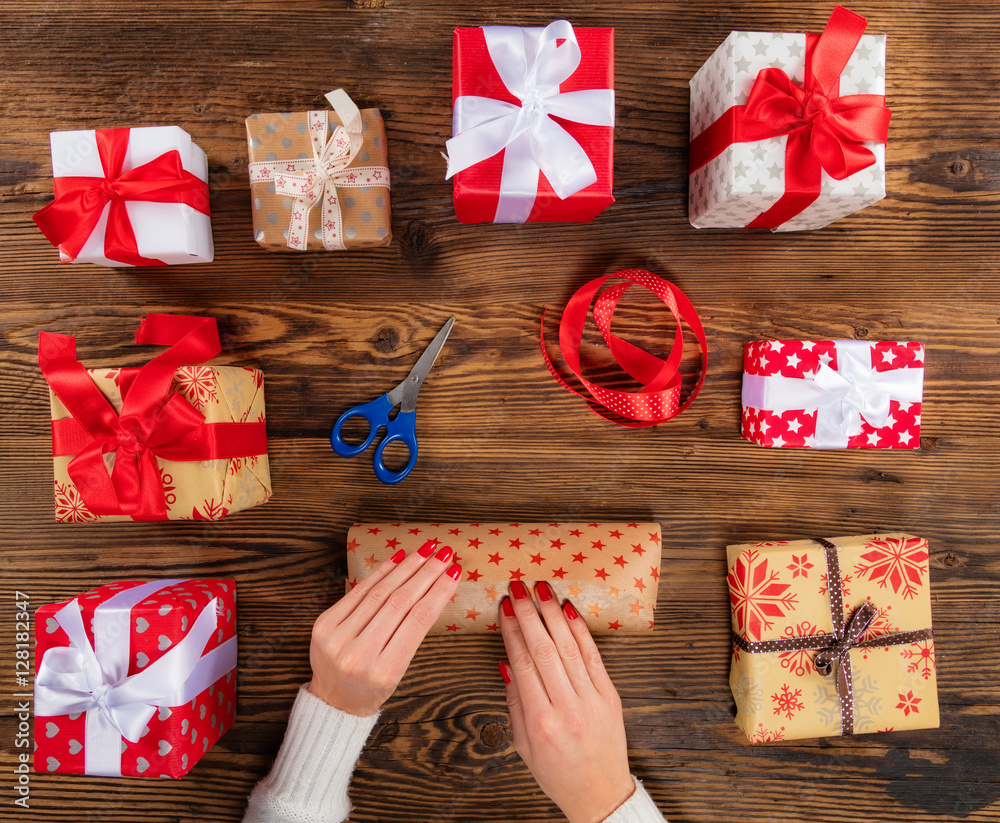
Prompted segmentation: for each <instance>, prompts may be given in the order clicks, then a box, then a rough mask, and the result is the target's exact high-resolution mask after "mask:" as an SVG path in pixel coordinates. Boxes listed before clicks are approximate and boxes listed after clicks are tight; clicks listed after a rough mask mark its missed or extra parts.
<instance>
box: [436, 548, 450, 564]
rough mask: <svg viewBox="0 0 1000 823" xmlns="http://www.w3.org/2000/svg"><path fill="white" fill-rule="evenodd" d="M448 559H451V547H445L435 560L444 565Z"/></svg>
mask: <svg viewBox="0 0 1000 823" xmlns="http://www.w3.org/2000/svg"><path fill="white" fill-rule="evenodd" d="M449 557H451V546H445V547H443V548H442V549H441V551H439V552H438V553H437V559H438V560H440V561H441V562H442V563H444V562H445V561H446V560H447V559H448V558H449Z"/></svg>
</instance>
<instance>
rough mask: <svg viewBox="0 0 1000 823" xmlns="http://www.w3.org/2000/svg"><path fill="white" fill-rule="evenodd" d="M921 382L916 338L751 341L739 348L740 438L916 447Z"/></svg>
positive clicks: (822, 445) (765, 442)
mask: <svg viewBox="0 0 1000 823" xmlns="http://www.w3.org/2000/svg"><path fill="white" fill-rule="evenodd" d="M923 385H924V345H923V343H898V342H878V343H876V342H869V341H866V340H755V341H753V342H750V343H747V344H746V345H745V346H744V354H743V398H742V399H743V419H742V435H743V439H744V440H749V441H751V442H753V443H757V444H759V445H761V446H776V447H786V448H788V447H796V446H798V447H806V448H813V449H916V448H919V446H920V410H921V399H922V397H923Z"/></svg>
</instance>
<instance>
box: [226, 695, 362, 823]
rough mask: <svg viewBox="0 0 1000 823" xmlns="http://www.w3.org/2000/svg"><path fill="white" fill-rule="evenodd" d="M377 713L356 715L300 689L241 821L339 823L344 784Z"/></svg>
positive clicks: (346, 806) (345, 805)
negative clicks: (271, 762)
mask: <svg viewBox="0 0 1000 823" xmlns="http://www.w3.org/2000/svg"><path fill="white" fill-rule="evenodd" d="M377 720H378V713H376V714H373V715H371V716H370V717H356V716H354V715H353V714H348V713H347V712H343V711H341V710H340V709H335V708H334V707H333V706H330V705H328V704H326V703H324V702H323V701H322V700H320V699H319V698H318V697H316V696H315V695H313V694H311V693H310V692H308V691H307V690H306V687H305V686H303V687H302V688H301V689H299V694H298V697H296V698H295V705H294V706H292V713H291V715H290V716H289V718H288V729H287V730H286V731H285V739H284V741H283V742H282V744H281V751H279V752H278V758H277V759H276V760H275V761H274V766H273V767H272V768H271V773H270V774H269V775H268V776H267V777H265V778H264V779H263V780H261V781H260V783H258V784H257V786H256V788H255V789H254V790H253V792H252V794H251V795H250V801H249V805H248V806H247V811H246V814H245V815H244V817H243V823H340V821H343V820H347V815H348V814H350V811H351V801H350V800H349V799H348V796H347V788H348V786H349V785H350V782H351V773H352V772H353V771H354V766H355V765H356V764H357V762H358V758H359V757H360V756H361V750H362V749H363V748H364V745H365V741H366V740H367V739H368V735H369V734H370V733H371V730H372V728H373V727H374V726H375V722H376V721H377Z"/></svg>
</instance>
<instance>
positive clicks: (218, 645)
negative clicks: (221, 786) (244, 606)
mask: <svg viewBox="0 0 1000 823" xmlns="http://www.w3.org/2000/svg"><path fill="white" fill-rule="evenodd" d="M35 643H36V645H35V669H36V674H35V746H36V748H35V771H38V772H69V773H72V774H90V775H101V776H105V777H121V776H130V777H182V776H183V775H184V774H186V773H187V772H188V771H189V770H190V769H191V767H192V766H194V764H195V763H197V762H198V760H199V759H200V758H201V757H203V756H204V754H205V753H206V752H207V751H208V750H209V749H210V748H211V747H212V746H213V745H215V743H216V741H218V739H219V738H220V737H222V735H223V734H224V733H225V732H226V730H227V729H228V728H229V727H230V726H232V725H233V721H234V720H235V719H236V652H237V648H236V644H237V641H236V584H235V583H234V582H233V581H232V580H216V579H195V580H155V581H150V582H148V583H146V582H141V581H139V582H133V581H130V582H120V583H111V584H109V585H106V586H101V587H100V588H97V589H92V590H91V591H89V592H85V593H84V594H81V595H79V596H78V597H75V598H73V599H72V600H68V601H64V602H62V603H55V604H52V605H47V606H42V607H41V608H40V609H38V611H37V612H35Z"/></svg>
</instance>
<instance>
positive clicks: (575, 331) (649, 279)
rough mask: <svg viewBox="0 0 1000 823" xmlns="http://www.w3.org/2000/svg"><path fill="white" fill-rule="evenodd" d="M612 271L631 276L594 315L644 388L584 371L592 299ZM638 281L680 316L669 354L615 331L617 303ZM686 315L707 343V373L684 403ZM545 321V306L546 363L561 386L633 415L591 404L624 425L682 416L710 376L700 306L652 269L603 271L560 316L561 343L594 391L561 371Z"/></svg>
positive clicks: (596, 307) (620, 359)
mask: <svg viewBox="0 0 1000 823" xmlns="http://www.w3.org/2000/svg"><path fill="white" fill-rule="evenodd" d="M612 277H617V278H621V279H623V280H625V281H627V282H625V283H618V284H616V285H614V286H611V287H609V288H608V289H606V290H605V291H604V293H603V294H601V296H600V297H598V298H597V301H596V302H595V303H594V318H595V320H596V321H597V327H598V328H599V329H600V330H601V334H602V335H603V336H604V340H605V342H606V343H607V344H608V347H609V348H610V350H611V354H612V355H613V357H614V359H615V361H616V362H617V363H618V365H619V366H621V368H622V369H623V370H624V371H625V372H626V373H627V374H628V375H629V376H630V377H632V378H634V379H635V380H638V381H639V382H640V383H642V384H643V391H640V392H624V391H618V390H616V389H607V388H604V387H603V386H598V385H597V384H596V383H592V382H590V381H589V380H587V379H586V378H584V376H583V375H582V373H581V365H580V342H581V340H582V338H583V329H584V326H585V324H586V322H587V314H588V312H589V310H590V304H591V301H593V300H594V297H595V295H596V294H597V292H598V291H600V289H601V286H603V285H604V283H605V282H606V281H607V280H608V279H610V278H612ZM633 285H638V286H642V287H643V288H645V289H647V290H649V291H651V292H652V293H653V294H655V295H656V296H657V297H659V298H660V300H661V301H663V303H664V305H666V307H667V308H668V309H670V313H671V314H673V316H674V319H675V320H676V321H677V326H676V330H675V331H674V344H673V347H672V348H671V350H670V356H669V357H667V359H666V360H663V359H661V358H659V357H657V356H656V355H653V354H650V353H649V352H647V351H644V350H643V349H640V348H639V347H638V346H634V345H632V344H631V343H629V342H628V341H626V340H622V339H621V338H620V337H618V336H617V335H615V334H613V333H612V332H611V320H612V318H613V316H614V312H615V307H616V306H617V305H618V301H619V300H621V298H622V297H623V296H624V295H625V292H627V291H628V290H629V289H630V288H631V287H632V286H633ZM682 321H684V322H686V323H687V324H688V326H689V327H690V328H691V329H692V330H693V331H694V333H695V336H696V337H697V338H698V344H699V346H700V348H701V375H700V376H699V378H698V383H697V385H696V386H695V387H694V389H693V390H692V391H691V393H690V394H689V395H688V398H687V400H685V401H684V404H683V405H681V404H680V394H681V374H680V371H679V367H680V363H681V358H682V356H683V354H684V329H683V326H682V325H681V323H682ZM544 324H545V313H544V312H542V334H541V345H542V356H543V357H544V358H545V365H546V366H548V368H549V371H550V372H551V373H552V376H553V377H554V378H555V379H556V380H557V381H558V383H559V385H560V386H562V387H563V388H564V389H566V390H567V391H569V392H572V393H573V394H576V395H578V396H580V397H582V398H584V399H585V400H587V401H588V403H591V404H594V403H596V404H597V405H598V406H599V407H600V408H602V409H605V410H606V411H613V412H615V413H617V414H618V415H621V416H622V417H625V418H627V421H622V420H618V419H616V418H615V417H609V416H608V415H606V414H604V413H602V412H601V411H599V410H598V409H597V408H594V406H593V405H590V406H589V408H590V410H591V411H592V412H594V414H596V415H597V416H598V417H603V418H604V419H605V420H610V421H611V422H613V423H617V424H618V425H620V426H628V427H630V428H640V427H645V426H655V425H657V424H659V423H663V422H665V421H667V420H670V419H671V418H672V417H676V416H677V415H678V414H680V413H681V412H683V411H684V410H685V409H686V408H687V407H688V406H690V405H691V403H692V402H693V401H694V399H695V398H696V397H697V396H698V392H700V391H701V387H702V384H703V383H704V382H705V373H706V369H707V368H708V344H707V343H706V341H705V331H704V329H703V328H702V325H701V320H700V319H699V317H698V312H697V311H696V310H695V308H694V306H693V305H691V301H690V300H688V298H687V296H686V295H685V294H684V292H682V291H681V290H680V289H678V288H677V287H676V286H674V285H673V284H672V283H668V282H667V281H666V280H664V279H662V278H660V277H657V276H656V275H655V274H653V273H652V272H648V271H645V270H643V269H625V270H623V271H619V272H616V273H615V274H608V275H605V276H604V277H598V278H597V279H596V280H591V281H590V282H589V283H587V284H586V285H584V286H583V287H581V288H580V289H579V290H578V291H577V292H576V294H574V295H573V296H572V297H571V298H570V299H569V302H568V303H567V304H566V308H565V309H564V310H563V313H562V318H561V319H560V321H559V349H560V352H561V353H562V356H563V359H564V360H565V361H566V363H567V365H568V366H569V367H570V369H571V370H572V372H573V374H574V375H576V378H577V380H579V381H580V383H581V384H582V385H583V387H584V388H585V389H586V391H587V392H588V394H589V396H588V395H587V394H584V393H583V392H579V391H577V390H576V389H574V388H573V387H572V386H570V385H569V383H567V382H566V380H564V379H563V377H562V376H561V375H560V374H559V372H558V371H556V368H555V366H554V365H553V363H552V360H551V359H550V358H549V354H548V352H547V351H546V349H545V332H544Z"/></svg>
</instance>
